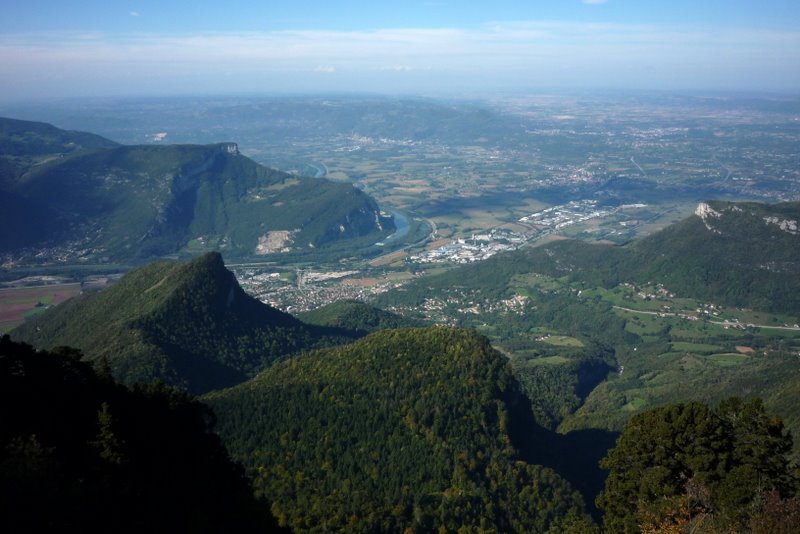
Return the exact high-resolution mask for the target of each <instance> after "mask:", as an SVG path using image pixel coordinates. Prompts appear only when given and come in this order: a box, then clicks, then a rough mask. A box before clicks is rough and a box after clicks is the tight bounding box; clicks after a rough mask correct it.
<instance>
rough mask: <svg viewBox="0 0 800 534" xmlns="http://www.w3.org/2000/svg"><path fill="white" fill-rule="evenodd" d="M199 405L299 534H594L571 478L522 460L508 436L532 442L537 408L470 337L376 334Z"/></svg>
mask: <svg viewBox="0 0 800 534" xmlns="http://www.w3.org/2000/svg"><path fill="white" fill-rule="evenodd" d="M204 399H205V401H206V402H208V403H209V404H210V405H211V406H212V407H213V409H214V411H215V412H216V413H217V416H218V418H219V421H218V425H219V426H218V428H219V432H220V435H221V436H222V439H223V441H224V442H225V443H226V446H227V447H228V449H229V450H230V451H231V454H232V455H233V457H234V458H236V459H238V460H240V461H241V462H243V463H244V464H245V465H246V467H247V468H248V469H249V472H250V473H252V474H253V475H254V476H255V477H256V479H255V482H254V483H255V486H256V489H257V490H258V491H259V492H260V494H261V495H263V496H265V497H266V498H267V499H269V500H272V501H273V507H272V510H273V512H274V513H275V515H276V516H277V517H278V518H279V520H280V521H281V522H282V523H283V524H287V525H289V526H291V527H292V528H293V529H295V530H296V531H299V532H304V531H320V530H346V531H350V532H376V531H380V532H402V531H403V530H404V529H408V528H410V529H412V530H413V531H420V532H423V531H424V532H430V531H436V530H437V529H444V530H445V531H449V532H455V531H457V530H459V529H464V530H465V531H475V530H485V531H498V532H591V531H592V529H593V525H592V524H591V522H590V520H589V519H588V518H587V517H586V516H585V515H583V509H584V508H583V503H582V499H581V497H580V496H579V495H578V494H577V493H576V492H575V491H574V490H573V489H572V487H571V486H570V485H569V484H568V483H567V482H566V481H565V480H564V479H562V478H561V477H560V476H559V475H558V474H557V473H555V472H554V471H552V470H551V469H549V468H544V467H542V466H540V465H533V464H528V463H526V462H524V461H522V460H521V457H520V455H519V453H518V451H517V449H516V448H515V440H514V438H513V437H512V436H513V435H514V433H515V432H523V433H525V432H535V429H534V428H531V427H528V426H527V424H526V425H525V428H520V427H519V425H520V424H521V423H520V420H519V419H518V418H517V417H518V415H519V414H520V410H522V411H525V410H529V408H526V406H527V404H526V402H525V399H524V397H523V396H522V394H521V393H520V391H519V386H518V385H517V383H516V381H515V380H514V378H513V375H512V372H511V369H510V367H509V366H508V364H507V361H506V360H505V358H504V357H503V356H502V355H500V354H499V353H497V352H496V351H494V350H493V349H492V348H491V346H490V345H489V344H488V342H487V340H486V339H485V338H483V337H482V336H480V335H477V334H476V333H475V332H473V331H469V330H458V329H452V328H445V327H433V328H426V329H401V330H387V331H381V332H377V333H374V334H371V335H369V336H367V337H366V338H363V339H361V340H359V341H357V342H355V343H353V344H350V345H346V346H341V347H337V348H330V349H322V350H319V351H314V352H311V353H307V354H303V355H301V356H298V357H295V358H291V359H289V360H287V361H284V362H280V363H278V364H276V365H274V366H272V367H270V368H268V369H266V370H265V371H263V372H262V373H260V374H259V375H258V376H257V377H256V378H254V379H252V380H250V381H248V382H245V383H243V384H241V385H239V386H236V387H233V388H231V389H227V390H223V391H217V392H212V393H210V394H208V395H207V396H206V397H204ZM276 406H280V409H275V407H276ZM527 414H528V417H527V419H525V422H527V421H529V420H530V417H529V416H530V412H529V411H528V412H527ZM570 528H573V529H574V530H569V529H570Z"/></svg>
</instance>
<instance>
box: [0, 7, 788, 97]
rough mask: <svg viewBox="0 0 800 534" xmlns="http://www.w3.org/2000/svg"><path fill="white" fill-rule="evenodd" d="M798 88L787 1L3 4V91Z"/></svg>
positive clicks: (443, 92)
mask: <svg viewBox="0 0 800 534" xmlns="http://www.w3.org/2000/svg"><path fill="white" fill-rule="evenodd" d="M554 89H565V90H587V89H588V90H591V89H602V90H609V89H611V90H613V89H634V90H638V89H643V90H678V91H758V92H786V93H792V94H797V93H800V2H798V1H797V0H760V1H756V0H727V1H723V0H671V1H670V0H526V1H524V0H517V1H511V0H494V1H482V0H471V1H463V0H462V1H459V2H456V1H452V0H406V1H403V0H395V1H391V2H389V1H383V0H372V1H371V2H367V1H356V0H344V1H336V0H327V1H317V0H311V1H303V0H282V1H280V2H277V1H273V0H261V1H249V2H248V1H225V2H222V1H215V2H206V1H204V0H194V1H170V0H158V1H151V0H141V1H136V0H114V1H108V0H103V1H94V0H85V1H82V0H72V1H63V0H49V1H45V0H0V100H3V101H14V100H28V99H36V98H60V97H75V96H139V95H152V96H161V95H164V96H167V95H169V96H173V95H182V94H186V95H202V94H258V93H264V94H275V93H281V94H286V93H321V92H370V93H385V94H420V95H432V96H452V97H457V96H462V95H465V94H470V95H480V94H487V95H488V94H493V93H498V92H502V93H515V92H517V93H527V92H532V91H542V90H548V91H549V90H554Z"/></svg>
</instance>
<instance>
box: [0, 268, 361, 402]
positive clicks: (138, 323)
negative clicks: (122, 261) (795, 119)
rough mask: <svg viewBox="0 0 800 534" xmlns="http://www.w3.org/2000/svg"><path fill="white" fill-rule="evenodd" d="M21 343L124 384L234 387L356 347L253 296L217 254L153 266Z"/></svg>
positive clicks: (46, 320) (67, 309)
mask: <svg viewBox="0 0 800 534" xmlns="http://www.w3.org/2000/svg"><path fill="white" fill-rule="evenodd" d="M12 335H13V337H14V339H17V340H22V341H25V342H27V343H30V344H32V345H35V346H38V347H43V348H50V347H54V346H59V345H68V346H72V347H76V348H78V349H80V350H81V351H83V352H84V354H85V355H86V358H87V359H88V360H93V361H96V360H101V359H107V360H108V363H109V364H110V366H111V369H112V371H113V372H114V375H115V376H116V377H117V378H118V379H120V380H121V381H123V382H126V383H134V382H144V383H149V382H151V381H153V380H160V381H162V382H164V383H166V384H170V385H174V386H179V387H186V388H188V389H189V390H190V391H192V392H195V393H200V392H205V391H209V390H211V389H214V388H219V387H225V386H230V385H232V384H236V383H238V382H240V381H242V380H244V379H245V378H246V377H247V376H248V374H250V373H253V372H254V371H256V370H258V369H260V368H261V367H263V366H265V365H268V364H270V363H272V362H273V361H275V360H276V359H277V358H279V357H281V356H284V355H286V354H289V353H292V352H296V351H298V350H301V349H305V348H310V347H314V346H324V345H327V344H333V343H339V342H342V341H346V340H350V339H352V338H353V337H355V334H352V333H350V332H347V331H344V330H342V329H335V328H324V327H318V326H312V325H306V324H304V323H302V322H301V321H299V320H297V319H295V318H294V317H292V316H291V315H289V314H286V313H283V312H281V311H279V310H276V309H275V308H272V307H270V306H268V305H266V304H262V303H261V302H259V301H258V300H256V299H254V298H252V297H250V296H249V295H247V294H246V293H245V292H244V291H243V290H242V288H241V287H240V286H239V284H238V282H237V281H236V278H235V277H234V275H233V273H231V272H230V271H228V270H227V269H226V268H225V266H224V264H223V262H222V257H221V256H220V255H219V254H218V253H207V254H205V255H203V256H200V257H198V258H196V259H194V260H192V261H190V262H187V263H180V262H175V261H159V262H154V263H151V264H149V265H147V266H146V267H143V268H140V269H137V270H134V271H131V272H129V273H128V274H127V275H125V276H124V277H123V278H122V279H121V280H120V281H119V282H118V283H117V284H115V285H113V286H111V287H110V288H108V289H105V290H103V291H100V292H94V293H85V294H83V295H81V296H79V297H76V298H74V299H71V300H69V301H67V302H65V303H63V304H62V305H60V306H57V307H55V308H53V309H51V310H48V311H47V312H46V313H44V314H42V315H41V316H39V317H36V318H35V319H32V320H30V321H28V322H26V323H25V324H23V325H22V326H20V327H19V328H17V329H16V330H14V331H13V333H12Z"/></svg>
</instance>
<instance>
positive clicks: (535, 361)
mask: <svg viewBox="0 0 800 534" xmlns="http://www.w3.org/2000/svg"><path fill="white" fill-rule="evenodd" d="M567 362H569V358H565V357H563V356H544V357H542V358H531V359H530V360H527V361H526V362H525V364H526V365H528V366H530V367H535V366H537V365H561V364H564V363H567Z"/></svg>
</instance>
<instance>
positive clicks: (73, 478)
mask: <svg viewBox="0 0 800 534" xmlns="http://www.w3.org/2000/svg"><path fill="white" fill-rule="evenodd" d="M214 420H215V418H214V415H213V414H212V412H211V411H210V410H209V408H208V407H207V406H205V405H203V404H201V403H200V402H198V401H197V400H195V399H193V398H192V397H189V396H187V395H186V394H185V393H180V392H177V391H175V390H172V389H169V388H166V387H164V386H159V385H154V386H137V387H134V388H127V387H125V386H122V385H120V384H118V383H116V382H115V381H114V380H113V378H111V376H110V374H109V373H108V369H107V368H106V367H104V366H103V365H102V364H99V365H97V370H95V369H94V368H93V366H92V365H90V364H88V363H86V362H83V361H81V358H80V353H78V352H77V351H75V350H74V349H69V348H61V349H57V350H54V351H53V352H50V353H48V352H42V351H35V350H34V349H33V348H31V347H30V346H28V345H25V344H21V343H15V342H13V341H11V340H10V339H9V338H8V336H3V338H2V339H0V530H3V531H4V532H49V531H60V532H145V531H146V532H226V531H231V532H256V531H259V532H264V531H269V530H275V529H276V528H277V527H276V525H275V524H274V521H273V519H272V518H271V517H270V516H269V514H268V513H266V511H267V508H268V505H267V504H266V503H264V502H260V501H257V500H256V499H255V498H254V497H253V493H252V488H251V486H250V483H249V481H248V479H247V478H246V477H245V475H244V471H243V470H242V468H241V467H240V466H238V465H237V464H235V463H233V462H232V461H231V460H230V459H229V458H228V455H227V452H226V450H225V449H224V448H223V446H222V445H221V443H220V441H219V438H218V437H217V436H216V434H214V433H213V425H214Z"/></svg>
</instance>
